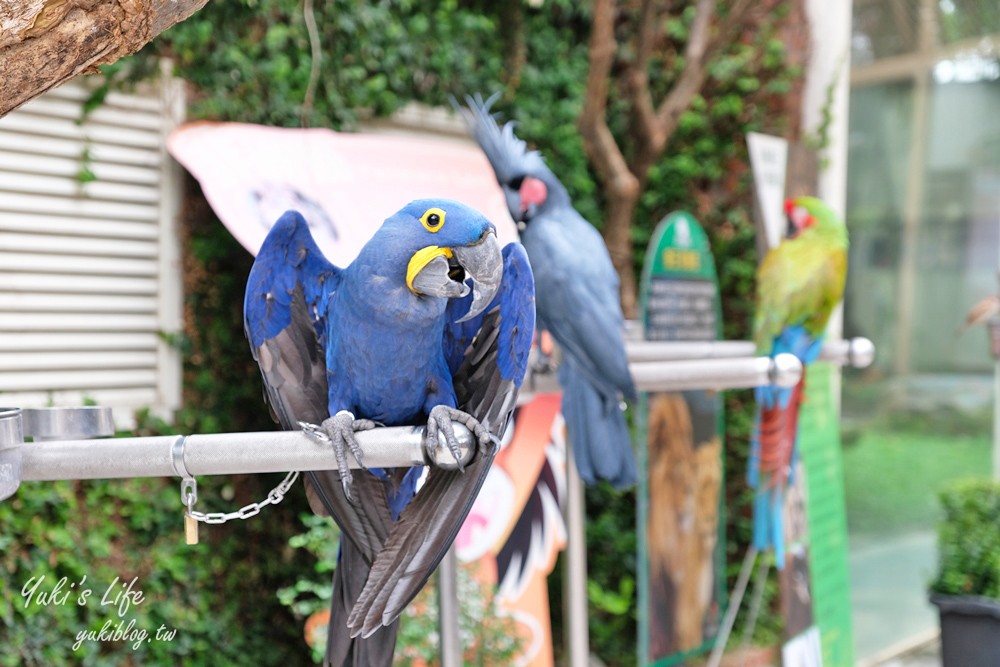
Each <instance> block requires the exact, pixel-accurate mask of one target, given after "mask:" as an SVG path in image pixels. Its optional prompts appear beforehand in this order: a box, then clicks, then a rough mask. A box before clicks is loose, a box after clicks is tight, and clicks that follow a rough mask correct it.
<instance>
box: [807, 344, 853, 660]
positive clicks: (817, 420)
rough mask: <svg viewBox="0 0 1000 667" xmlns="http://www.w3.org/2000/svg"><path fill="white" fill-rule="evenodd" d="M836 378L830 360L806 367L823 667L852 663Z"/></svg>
mask: <svg viewBox="0 0 1000 667" xmlns="http://www.w3.org/2000/svg"><path fill="white" fill-rule="evenodd" d="M836 380H837V369H836V368H834V367H832V366H831V365H830V364H826V363H813V364H810V365H809V367H808V368H807V369H806V398H805V401H803V403H802V407H801V408H800V412H799V452H800V455H801V460H802V464H803V466H804V469H805V479H806V487H807V492H806V499H805V508H806V522H807V524H808V534H809V537H808V543H809V575H810V576H809V582H810V589H811V591H812V612H813V620H814V622H815V624H816V627H818V628H819V634H820V647H821V652H822V656H823V667H852V666H853V665H854V644H853V638H852V635H851V587H850V579H849V574H848V563H847V515H846V511H845V509H844V465H843V460H842V458H841V455H840V419H839V411H838V401H837V400H836V395H835V393H834V390H835V388H836V387H837V386H838V383H837V382H836Z"/></svg>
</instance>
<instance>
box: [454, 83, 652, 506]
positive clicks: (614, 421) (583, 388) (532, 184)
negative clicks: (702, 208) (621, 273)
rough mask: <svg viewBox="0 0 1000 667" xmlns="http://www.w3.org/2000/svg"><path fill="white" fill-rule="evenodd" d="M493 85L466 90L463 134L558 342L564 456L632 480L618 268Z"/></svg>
mask: <svg viewBox="0 0 1000 667" xmlns="http://www.w3.org/2000/svg"><path fill="white" fill-rule="evenodd" d="M496 98H497V96H496V95H494V96H493V97H491V98H490V99H488V100H486V101H485V102H484V101H483V100H482V98H481V97H479V96H476V97H466V103H467V104H468V108H467V109H466V108H459V107H458V106H457V105H456V108H458V109H459V111H460V112H461V113H462V115H463V116H464V117H465V120H466V123H467V124H468V126H469V131H470V132H471V134H472V137H473V138H474V139H475V140H476V142H477V143H478V144H479V146H480V147H481V148H482V149H483V151H484V152H485V153H486V157H487V159H489V161H490V164H491V165H492V166H493V171H494V173H495V174H496V177H497V181H498V182H499V183H500V187H502V188H503V191H504V194H505V195H506V197H507V208H508V209H509V210H510V215H511V217H512V218H514V221H515V222H516V223H517V224H518V228H519V229H520V230H521V243H523V244H524V247H525V249H526V250H527V251H528V257H529V258H530V259H531V267H532V270H533V271H534V274H535V285H536V287H537V296H536V298H537V300H538V328H539V329H545V330H548V331H549V332H550V333H551V334H552V336H553V337H554V338H555V340H556V342H557V343H559V346H560V348H561V349H562V355H563V356H562V361H561V363H560V365H559V383H560V385H561V386H562V389H563V402H562V412H563V416H564V417H565V418H566V426H567V429H568V431H569V439H570V442H571V443H572V446H573V456H574V458H575V460H576V466H577V469H578V470H579V473H580V477H581V478H582V479H583V481H584V482H586V483H587V484H593V483H594V482H596V481H597V480H598V479H606V480H608V481H609V482H611V483H612V484H613V485H614V486H616V487H618V488H624V487H628V486H631V485H633V484H635V481H636V467H635V458H634V456H633V454H632V443H631V439H630V437H629V431H628V426H627V425H626V423H625V414H624V412H623V408H622V398H623V397H624V398H627V399H630V400H634V399H635V397H636V391H635V385H634V384H633V382H632V376H631V374H630V373H629V370H628V359H627V357H626V355H625V344H624V341H623V338H622V335H623V334H622V330H623V325H624V319H623V317H622V310H621V303H620V302H619V299H618V274H616V273H615V269H614V266H613V265H612V264H611V257H610V256H609V255H608V249H607V246H606V245H605V244H604V239H602V238H601V235H600V233H599V232H598V231H597V229H595V228H594V226H593V225H591V224H590V223H589V222H587V221H586V220H584V219H583V216H581V215H580V214H579V213H577V212H576V210H575V209H574V208H573V205H572V203H571V202H570V199H569V194H568V193H567V192H566V188H564V187H563V185H562V183H560V182H559V179H558V178H556V176H555V174H553V173H552V171H551V170H550V169H549V168H548V167H547V166H546V165H545V162H544V161H543V160H542V157H541V155H539V154H538V152H537V151H529V150H527V147H526V146H525V143H524V142H523V141H521V140H520V139H518V138H517V137H516V136H515V135H514V126H513V123H507V124H505V125H504V126H503V127H502V128H501V127H499V126H498V125H497V122H496V120H495V119H494V118H493V115H492V114H491V113H490V106H491V105H492V104H493V101H494V100H495V99H496Z"/></svg>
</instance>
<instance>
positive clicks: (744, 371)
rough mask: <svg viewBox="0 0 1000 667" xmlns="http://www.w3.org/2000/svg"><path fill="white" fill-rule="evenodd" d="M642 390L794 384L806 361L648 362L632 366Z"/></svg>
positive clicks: (783, 356) (787, 358)
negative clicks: (803, 362)
mask: <svg viewBox="0 0 1000 667" xmlns="http://www.w3.org/2000/svg"><path fill="white" fill-rule="evenodd" d="M629 369H630V370H631V371H632V377H633V379H634V380H635V386H636V388H637V389H639V390H640V391H681V390H685V389H744V388H748V387H760V386H762V385H769V384H776V385H778V386H781V387H794V386H795V384H796V383H797V382H798V381H799V378H801V377H802V363H801V362H800V361H799V360H798V359H796V358H795V357H794V356H793V355H791V354H779V355H777V356H776V357H774V358H773V359H771V358H770V357H745V358H724V359H689V360H685V361H645V362H637V363H632V364H630V366H629Z"/></svg>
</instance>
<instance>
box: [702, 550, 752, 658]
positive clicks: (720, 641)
mask: <svg viewBox="0 0 1000 667" xmlns="http://www.w3.org/2000/svg"><path fill="white" fill-rule="evenodd" d="M756 560H757V549H756V548H755V547H752V546H751V547H750V548H749V549H747V555H746V556H745V557H744V558H743V566H742V567H740V574H739V576H738V577H737V578H736V586H735V587H734V588H733V594H732V595H730V596H729V608H728V609H726V616H725V618H724V619H722V627H721V628H719V634H717V635H716V636H715V646H714V647H713V648H712V655H711V656H710V657H709V659H708V664H707V666H706V667H719V663H720V662H722V654H723V653H724V652H725V650H726V642H727V641H729V634H730V633H731V632H732V631H733V624H734V623H736V614H737V613H739V611H740V604H741V603H742V602H743V595H744V594H745V593H746V592H747V584H748V583H750V575H751V574H752V573H753V565H754V562H755V561H756Z"/></svg>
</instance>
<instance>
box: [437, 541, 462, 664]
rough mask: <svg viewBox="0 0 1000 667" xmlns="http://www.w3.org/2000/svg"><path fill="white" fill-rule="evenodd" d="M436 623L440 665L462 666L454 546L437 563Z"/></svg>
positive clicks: (456, 567) (456, 563)
mask: <svg viewBox="0 0 1000 667" xmlns="http://www.w3.org/2000/svg"><path fill="white" fill-rule="evenodd" d="M438 623H439V625H440V630H441V667H461V666H462V645H461V642H460V641H459V637H458V558H457V557H456V556H455V546H454V545H452V546H451V548H450V549H448V553H446V554H445V556H444V558H443V559H442V560H441V564H440V565H438Z"/></svg>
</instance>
